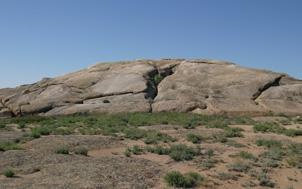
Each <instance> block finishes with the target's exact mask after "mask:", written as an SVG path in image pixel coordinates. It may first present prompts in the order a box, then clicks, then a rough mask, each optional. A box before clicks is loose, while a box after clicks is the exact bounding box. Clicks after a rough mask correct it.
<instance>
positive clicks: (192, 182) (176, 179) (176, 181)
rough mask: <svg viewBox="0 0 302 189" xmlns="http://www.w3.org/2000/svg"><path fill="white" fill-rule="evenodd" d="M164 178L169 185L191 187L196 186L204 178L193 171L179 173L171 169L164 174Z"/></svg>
mask: <svg viewBox="0 0 302 189" xmlns="http://www.w3.org/2000/svg"><path fill="white" fill-rule="evenodd" d="M164 180H165V181H166V183H167V184H168V185H169V186H171V187H177V188H193V187H196V186H198V185H199V184H200V183H201V182H202V181H203V180H204V178H203V177H202V176H201V175H200V174H198V173H195V172H189V173H185V174H181V173H180V172H178V171H172V172H169V173H167V174H166V176H165V177H164Z"/></svg>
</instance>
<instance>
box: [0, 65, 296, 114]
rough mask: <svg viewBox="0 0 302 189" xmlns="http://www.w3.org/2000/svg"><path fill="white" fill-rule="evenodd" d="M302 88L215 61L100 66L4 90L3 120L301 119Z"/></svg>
mask: <svg viewBox="0 0 302 189" xmlns="http://www.w3.org/2000/svg"><path fill="white" fill-rule="evenodd" d="M158 74H160V75H161V77H158V76H157V75H158ZM301 85H302V81H301V80H298V79H295V78H292V77H290V76H288V75H286V74H282V73H274V72H271V71H265V70H257V69H250V68H244V67H241V66H238V65H236V64H233V63H230V62H225V61H217V60H206V59H196V60H185V59H163V60H137V61H126V62H117V63H99V64H96V65H94V66H91V67H89V68H87V69H83V70H80V71H78V72H74V73H70V74H66V75H63V76H59V77H56V78H45V79H43V80H41V81H39V82H37V83H34V84H30V85H23V86H20V87H17V88H13V89H0V102H1V103H0V117H5V116H10V115H27V114H39V115H62V114H64V115H66V114H74V113H119V112H164V111H165V112H167V111H168V112H170V111H175V112H193V113H202V114H236V115H238V114H257V115H258V114H259V115H262V114H267V113H268V112H273V113H283V114H302V113H301V112H302V102H301V98H302V95H301Z"/></svg>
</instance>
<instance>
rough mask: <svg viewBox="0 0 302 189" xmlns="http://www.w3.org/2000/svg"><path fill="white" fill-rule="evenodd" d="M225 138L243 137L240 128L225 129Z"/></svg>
mask: <svg viewBox="0 0 302 189" xmlns="http://www.w3.org/2000/svg"><path fill="white" fill-rule="evenodd" d="M224 130H225V136H226V137H228V138H233V137H243V134H242V133H241V131H242V129H241V128H232V127H226V128H225V129H224Z"/></svg>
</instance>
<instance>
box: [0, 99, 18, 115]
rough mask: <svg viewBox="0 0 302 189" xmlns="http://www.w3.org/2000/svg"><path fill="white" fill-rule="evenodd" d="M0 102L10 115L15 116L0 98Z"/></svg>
mask: <svg viewBox="0 0 302 189" xmlns="http://www.w3.org/2000/svg"><path fill="white" fill-rule="evenodd" d="M0 104H1V105H2V107H4V108H5V109H7V110H8V111H9V112H10V114H11V116H12V117H15V116H17V115H16V114H15V112H14V111H13V110H12V109H11V108H9V107H8V106H6V105H5V103H4V102H3V99H0Z"/></svg>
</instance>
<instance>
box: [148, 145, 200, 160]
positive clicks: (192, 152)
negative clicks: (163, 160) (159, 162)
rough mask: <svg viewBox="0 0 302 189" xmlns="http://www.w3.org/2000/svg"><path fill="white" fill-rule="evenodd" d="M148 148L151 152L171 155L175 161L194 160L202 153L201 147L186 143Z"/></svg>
mask: <svg viewBox="0 0 302 189" xmlns="http://www.w3.org/2000/svg"><path fill="white" fill-rule="evenodd" d="M146 149H147V151H148V152H150V153H156V154H159V155H169V156H170V157H171V158H172V159H173V160H175V161H184V160H192V159H193V158H194V157H195V156H197V155H199V154H200V149H199V148H193V147H189V146H187V145H185V144H175V145H172V146H171V147H170V148H165V147H162V146H155V147H147V148H146Z"/></svg>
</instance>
